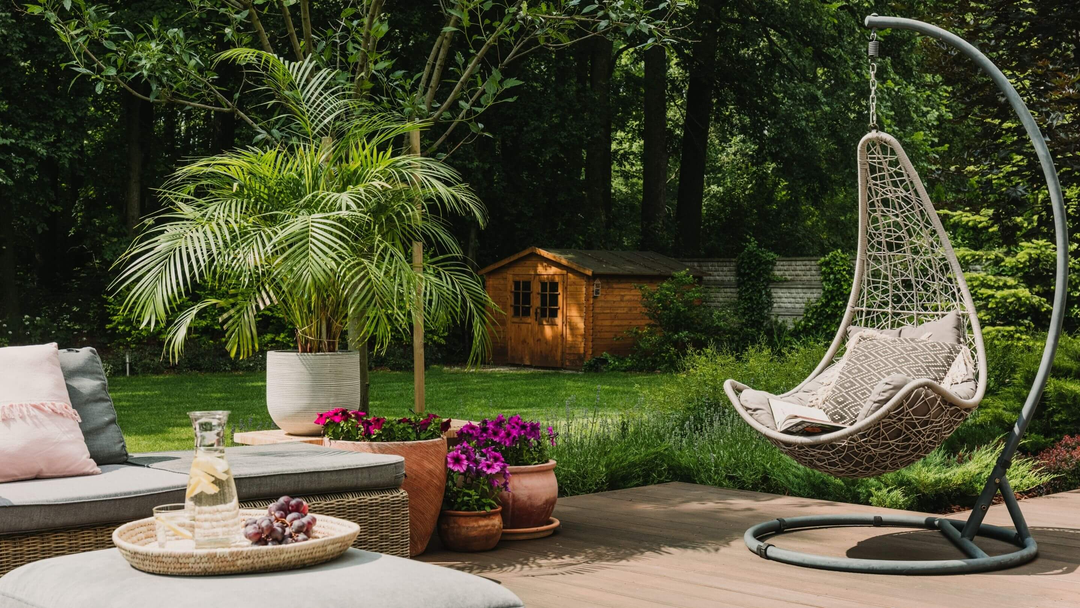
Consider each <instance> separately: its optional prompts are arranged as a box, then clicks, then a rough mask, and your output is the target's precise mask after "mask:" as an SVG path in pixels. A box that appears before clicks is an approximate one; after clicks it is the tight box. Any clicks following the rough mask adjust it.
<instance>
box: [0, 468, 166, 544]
mask: <svg viewBox="0 0 1080 608" xmlns="http://www.w3.org/2000/svg"><path fill="white" fill-rule="evenodd" d="M100 468H101V474H100V475H91V476H82V477H65V478H58V479H27V480H25V481H13V482H10V483H5V484H0V534H13V533H20V532H35V531H38V530H49V529H54V528H69V527H73V526H83V525H98V524H108V523H119V522H126V521H132V520H135V519H140V518H143V517H150V516H151V515H152V511H153V508H154V507H155V506H156V505H160V504H165V503H170V502H183V501H184V488H185V486H186V485H187V476H186V475H179V474H177V473H173V472H171V471H161V470H157V469H148V468H144V467H133V466H128V465H122V464H107V465H102V466H101V467H100Z"/></svg>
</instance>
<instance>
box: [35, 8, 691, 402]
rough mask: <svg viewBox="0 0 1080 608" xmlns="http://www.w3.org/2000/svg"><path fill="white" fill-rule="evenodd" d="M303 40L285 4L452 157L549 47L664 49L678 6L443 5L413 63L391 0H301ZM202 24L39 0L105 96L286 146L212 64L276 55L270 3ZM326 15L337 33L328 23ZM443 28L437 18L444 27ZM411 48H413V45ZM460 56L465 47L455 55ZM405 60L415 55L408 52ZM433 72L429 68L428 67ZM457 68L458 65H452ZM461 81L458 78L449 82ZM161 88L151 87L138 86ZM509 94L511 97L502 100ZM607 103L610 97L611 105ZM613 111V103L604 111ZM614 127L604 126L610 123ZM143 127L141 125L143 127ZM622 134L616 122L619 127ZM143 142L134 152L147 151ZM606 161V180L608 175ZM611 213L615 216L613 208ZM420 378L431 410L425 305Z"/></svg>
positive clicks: (214, 12) (311, 47) (317, 41)
mask: <svg viewBox="0 0 1080 608" xmlns="http://www.w3.org/2000/svg"><path fill="white" fill-rule="evenodd" d="M298 3H299V5H300V6H299V9H300V21H301V27H300V32H301V33H302V34H303V42H302V43H301V41H300V38H299V35H298V30H297V27H296V25H295V23H294V21H293V19H292V13H291V11H290V6H295V4H296V2H288V1H286V0H278V2H277V5H278V6H277V7H278V8H279V9H280V13H281V20H280V23H279V24H278V25H279V29H280V30H283V31H284V32H285V33H286V35H287V37H288V40H289V43H290V46H291V50H292V52H293V54H294V55H295V57H296V58H297V60H301V59H304V60H308V59H310V60H311V61H312V62H313V63H317V64H319V65H322V66H326V67H329V66H333V67H334V68H335V70H336V72H335V73H336V74H338V79H339V80H341V81H350V82H349V85H350V86H351V87H352V88H353V90H354V92H355V93H356V94H357V96H359V97H361V98H365V99H366V100H368V101H369V103H370V104H371V107H373V108H376V109H379V110H380V111H383V112H392V113H394V114H398V115H401V116H403V117H405V118H406V119H408V120H412V121H416V122H423V123H428V124H431V125H434V126H435V129H434V131H433V132H434V135H433V137H434V141H431V142H428V143H423V142H422V141H421V137H420V132H419V131H416V130H414V131H412V132H411V133H410V134H409V137H408V138H407V140H406V142H407V143H405V144H404V145H406V146H407V149H408V150H409V151H410V153H412V154H415V155H421V154H422V155H425V156H431V155H434V154H436V153H441V154H443V155H445V154H448V153H452V152H453V150H454V149H456V148H457V146H460V145H462V144H463V143H466V142H468V141H470V140H472V139H475V137H476V136H478V135H480V134H482V133H483V125H482V123H480V122H479V121H478V117H479V116H480V115H481V114H482V113H483V112H484V111H485V110H486V109H487V108H490V107H492V106H494V105H496V104H498V103H501V102H504V101H512V98H506V97H505V96H503V93H505V91H507V90H509V89H511V88H513V87H515V86H517V85H520V84H521V82H522V81H521V80H518V79H515V78H508V77H504V76H503V74H502V72H503V71H504V70H506V69H507V68H508V67H509V66H510V65H511V64H513V63H514V62H516V61H517V60H519V59H520V58H521V57H523V56H525V55H527V54H529V53H531V52H533V51H535V50H538V49H543V48H548V49H557V48H562V47H566V46H570V45H572V44H575V43H577V42H581V41H584V40H590V39H595V42H594V43H593V44H594V45H595V47H596V48H597V49H598V50H597V51H596V52H595V53H594V56H595V59H594V61H598V62H599V61H601V60H602V59H603V58H604V57H608V58H610V48H608V50H607V51H606V52H604V51H603V48H604V46H605V43H604V42H603V41H604V39H605V36H607V35H608V34H609V33H610V32H611V31H614V30H620V31H625V32H626V33H631V32H641V33H644V34H647V35H649V36H651V37H650V40H651V41H652V42H650V43H646V44H652V43H658V42H662V41H663V40H665V39H666V34H665V26H666V21H667V20H668V19H669V17H670V14H671V12H672V11H674V10H675V9H676V7H677V6H678V4H676V3H671V4H665V5H662V6H661V7H658V8H656V9H653V10H646V9H644V8H643V7H642V6H641V5H640V4H639V3H638V2H635V1H620V2H612V3H602V4H601V3H596V4H591V5H588V6H585V7H581V6H580V3H579V1H578V0H560V1H557V2H552V3H542V4H540V5H539V6H530V5H529V4H528V3H526V2H525V1H524V0H508V1H506V2H494V1H493V0H457V1H456V2H453V3H452V4H449V5H442V6H441V8H442V15H441V17H442V20H441V24H442V25H441V27H440V28H439V29H438V30H437V31H438V34H437V35H436V36H435V37H434V43H433V44H432V46H431V50H430V52H429V53H428V54H427V59H426V61H424V62H423V63H422V64H421V63H415V62H413V63H412V65H408V67H403V66H406V65H407V64H409V63H410V62H409V59H410V58H411V57H409V55H410V54H411V53H408V51H411V49H409V48H408V45H407V44H405V45H399V46H398V47H397V48H393V47H391V46H388V45H386V44H380V43H381V42H382V41H383V38H384V37H386V36H387V34H388V32H389V31H390V26H389V17H390V16H389V15H387V14H385V10H384V9H385V7H384V5H383V1H382V0H362V1H361V2H359V3H357V4H355V5H351V4H350V5H347V6H346V7H345V8H344V9H342V10H341V11H340V12H339V13H338V14H336V15H335V14H332V13H329V14H323V15H319V14H318V13H317V12H315V7H313V6H311V3H310V0H298ZM193 4H194V8H195V10H194V13H193V17H192V19H193V20H194V21H195V24H196V26H197V27H194V28H188V29H184V28H181V27H170V26H169V25H165V24H163V23H162V21H161V20H160V19H158V18H156V17H155V18H154V20H153V21H152V22H151V23H150V24H149V27H146V28H145V31H144V32H142V33H138V34H133V33H132V32H131V31H130V30H128V29H125V28H123V27H120V26H118V25H117V24H115V23H113V22H112V21H111V17H112V13H110V11H109V10H108V9H107V8H106V7H104V6H103V5H99V4H91V3H89V2H87V0H74V1H72V0H38V2H37V3H36V4H31V5H29V8H28V10H29V11H30V12H32V13H34V14H39V15H42V16H44V18H45V19H46V20H47V21H48V22H49V23H50V24H51V25H52V26H53V28H54V29H55V30H56V31H57V33H58V34H59V36H60V38H61V40H63V41H64V42H65V43H66V44H67V45H68V48H69V50H70V52H71V55H72V58H73V62H74V64H75V69H76V70H77V71H78V72H79V73H80V74H83V75H85V76H87V77H89V78H92V79H95V80H97V85H96V86H97V90H98V91H99V92H100V91H101V90H102V89H103V87H104V85H105V84H106V83H108V84H110V85H115V86H118V87H120V88H122V89H124V90H126V91H127V92H128V93H130V94H131V95H133V96H135V97H136V98H138V99H141V100H143V101H147V102H154V101H159V102H164V103H173V104H178V105H181V106H184V107H187V108H192V109H198V110H204V111H210V112H215V113H224V114H230V115H233V116H235V117H237V118H239V119H241V120H242V121H243V122H245V123H246V124H247V125H248V126H249V127H250V128H252V129H253V130H254V131H255V132H256V133H257V134H258V135H257V139H267V140H276V139H278V138H279V137H280V133H279V132H278V130H277V129H276V127H275V126H274V125H273V124H264V123H262V122H261V121H260V120H259V118H258V116H256V115H254V114H253V112H252V110H251V109H250V107H249V104H247V102H246V100H244V99H243V97H244V96H243V90H242V88H240V89H234V90H231V91H230V90H226V89H223V88H222V86H221V85H222V84H228V83H225V82H223V81H221V80H219V79H218V74H217V72H216V71H215V66H216V62H212V61H211V60H210V55H211V52H210V51H211V49H215V48H217V47H218V45H219V40H225V41H227V42H228V43H229V44H231V45H232V46H234V47H236V48H240V49H243V48H252V47H254V46H256V45H257V46H258V47H259V48H260V49H261V50H262V51H263V52H264V53H267V54H268V55H274V54H275V46H274V45H275V41H274V40H272V34H271V32H272V31H273V30H272V29H271V27H272V26H273V24H274V21H273V19H272V18H271V15H270V14H268V12H267V8H268V7H267V6H266V4H257V3H256V2H253V0H225V1H224V2H221V3H218V2H215V1H213V0H196V1H195V2H194V3H193ZM319 17H322V18H323V20H322V23H324V24H326V27H325V28H319V27H317V22H318V20H319ZM437 25H438V24H437V23H436V26H437ZM403 46H404V50H405V51H406V53H402V52H401V51H402V50H403ZM451 51H454V52H453V53H452V52H451ZM402 55H404V56H402ZM421 66H422V68H421ZM448 68H449V69H448ZM594 74H595V75H596V76H597V77H599V78H600V80H597V81H596V82H595V83H594V88H595V89H603V88H604V83H605V82H606V79H607V78H609V77H610V70H609V69H606V64H605V65H603V66H600V67H598V69H596V70H594ZM448 76H449V77H448ZM140 83H146V84H147V85H148V86H149V92H143V91H141V90H140V89H139V88H138V87H139V84H140ZM501 96H502V98H501V99H500V97H501ZM601 99H602V98H601ZM603 107H606V104H601V108H603ZM462 124H465V125H467V126H468V127H469V131H470V133H469V134H466V135H464V136H456V145H455V147H454V148H451V149H450V151H449V152H444V151H443V148H445V147H446V146H448V145H449V144H450V143H455V142H454V140H452V139H451V137H452V136H453V135H454V132H455V131H456V130H457V128H458V126H459V125H462ZM601 124H604V123H601ZM133 125H134V123H131V124H129V130H130V131H131V132H134V126H133ZM608 129H610V126H608ZM604 140H605V133H603V132H602V133H600V134H599V135H598V137H597V139H596V142H597V143H596V144H595V149H594V153H593V154H592V158H593V161H592V162H591V163H590V164H589V166H590V167H593V169H594V170H595V171H596V175H595V176H594V178H593V179H592V180H591V181H592V182H594V183H596V184H597V186H596V187H595V195H594V196H593V198H594V199H596V200H597V201H598V202H599V204H600V206H601V209H602V211H606V210H608V208H609V207H610V181H611V180H610V166H611V161H610V133H609V132H608V133H607V134H606V141H607V151H606V154H605V150H604V149H603V143H604ZM136 147H137V146H136V145H135V143H130V144H129V150H132V151H133V150H135V149H136ZM129 165H130V166H131V167H132V169H133V170H132V181H129V193H128V200H129V204H128V207H129V209H130V208H133V207H134V206H135V205H134V203H133V202H131V201H132V199H133V197H134V191H135V190H137V189H138V188H139V187H140V184H139V183H137V182H136V181H134V180H136V179H137V178H138V176H139V174H140V173H141V166H140V165H139V164H138V161H137V158H136V157H134V153H133V152H132V156H131V159H130V161H129ZM605 166H606V175H607V177H606V178H605V177H604V176H605V171H604V168H605ZM607 215H609V216H610V212H608V213H607ZM412 258H413V265H414V267H415V268H416V269H417V271H419V266H420V265H421V263H422V249H421V245H420V241H416V242H415V243H414V245H413V254H412ZM423 298H424V295H423V283H419V284H417V286H416V299H417V300H418V301H419V300H422V299H423ZM413 310H414V312H415V314H416V318H415V319H414V329H413V333H414V344H415V346H414V350H415V352H416V355H415V357H414V373H415V374H416V383H415V384H416V390H415V395H416V409H417V411H422V410H423V407H424V404H423V329H424V322H423V317H422V314H423V307H422V306H415V307H414V308H413Z"/></svg>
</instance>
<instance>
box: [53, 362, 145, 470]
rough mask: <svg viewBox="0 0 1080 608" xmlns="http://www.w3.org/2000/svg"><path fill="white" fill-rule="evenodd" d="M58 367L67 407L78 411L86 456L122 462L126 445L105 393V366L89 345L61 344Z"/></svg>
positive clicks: (107, 387)
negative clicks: (66, 395)
mask: <svg viewBox="0 0 1080 608" xmlns="http://www.w3.org/2000/svg"><path fill="white" fill-rule="evenodd" d="M60 369H62V370H63V372H64V381H65V382H66V383H67V390H68V395H69V396H70V397H71V407H73V408H75V411H76V412H79V417H80V418H82V422H80V423H79V428H80V429H82V434H83V439H84V440H86V447H87V448H88V449H89V450H90V458H93V459H94V462H96V463H97V464H98V465H99V466H100V465H103V464H124V462H125V461H126V460H127V457H128V453H127V446H126V445H125V444H124V434H123V433H122V432H121V431H120V427H119V425H117V423H116V408H115V407H114V406H113V401H112V397H110V396H109V385H108V382H107V381H106V380H105V369H104V368H103V367H102V366H101V358H100V357H98V354H97V351H96V350H94V349H92V348H65V349H63V350H61V351H60Z"/></svg>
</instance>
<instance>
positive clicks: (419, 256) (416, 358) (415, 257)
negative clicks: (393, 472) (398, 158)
mask: <svg viewBox="0 0 1080 608" xmlns="http://www.w3.org/2000/svg"><path fill="white" fill-rule="evenodd" d="M409 151H410V152H411V153H412V154H415V155H416V156H420V131H412V132H410V133H409ZM420 203H421V201H420V200H419V199H418V200H417V201H416V205H417V207H418V208H419V206H420ZM418 210H419V209H418ZM412 265H413V271H414V272H416V273H417V274H420V273H421V272H422V271H423V269H424V244H423V243H422V242H420V241H413V244H412ZM412 339H413V343H412V346H413V411H414V412H416V413H417V414H422V413H423V412H424V405H425V402H426V401H425V396H424V284H423V283H421V282H419V281H418V282H417V283H416V310H415V311H414V313H413V336H412Z"/></svg>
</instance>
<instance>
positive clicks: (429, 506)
mask: <svg viewBox="0 0 1080 608" xmlns="http://www.w3.org/2000/svg"><path fill="white" fill-rule="evenodd" d="M323 446H325V447H328V448H334V449H336V450H350V451H353V452H367V453H369V454H393V455H396V456H402V457H404V458H405V481H403V482H402V483H401V489H402V490H405V492H406V493H408V495H409V556H410V557H414V556H417V555H420V554H421V553H423V552H424V550H425V549H427V545H428V541H429V540H430V539H431V533H432V532H434V531H435V524H436V523H438V521H439V510H440V509H441V508H442V500H443V492H444V491H445V490H446V439H443V438H442V437H440V438H438V439H427V440H424V441H334V440H332V439H327V438H325V437H324V438H323Z"/></svg>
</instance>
